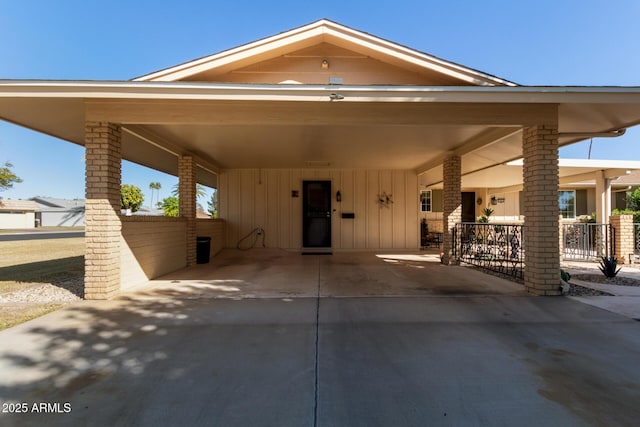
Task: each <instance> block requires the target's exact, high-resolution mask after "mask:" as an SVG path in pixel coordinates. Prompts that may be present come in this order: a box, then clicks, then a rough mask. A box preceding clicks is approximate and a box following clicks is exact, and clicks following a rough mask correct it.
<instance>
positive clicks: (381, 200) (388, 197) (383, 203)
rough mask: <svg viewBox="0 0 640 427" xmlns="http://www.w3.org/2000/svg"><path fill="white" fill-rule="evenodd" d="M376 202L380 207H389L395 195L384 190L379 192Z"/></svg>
mask: <svg viewBox="0 0 640 427" xmlns="http://www.w3.org/2000/svg"><path fill="white" fill-rule="evenodd" d="M376 202H377V203H378V206H379V207H380V208H388V207H389V205H390V204H392V203H393V195H392V194H387V193H386V192H385V191H383V192H382V194H378V200H377V201H376Z"/></svg>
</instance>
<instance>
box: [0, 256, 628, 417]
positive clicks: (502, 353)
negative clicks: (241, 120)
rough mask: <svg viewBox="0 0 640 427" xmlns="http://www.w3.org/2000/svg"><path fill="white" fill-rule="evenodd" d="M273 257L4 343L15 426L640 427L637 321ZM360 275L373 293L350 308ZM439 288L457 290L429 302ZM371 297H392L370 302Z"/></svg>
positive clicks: (44, 323)
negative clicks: (283, 265) (270, 288)
mask: <svg viewBox="0 0 640 427" xmlns="http://www.w3.org/2000/svg"><path fill="white" fill-rule="evenodd" d="M258 255H260V254H246V255H243V256H242V257H244V259H245V261H244V262H245V268H244V271H245V273H244V274H241V273H240V272H236V275H232V274H231V272H232V271H235V270H234V269H235V268H236V267H235V266H234V265H233V264H232V263H230V261H231V259H230V258H227V261H229V264H228V265H227V266H226V267H225V266H222V265H218V267H219V269H223V270H224V269H226V271H227V274H228V276H227V277H229V278H227V279H224V278H221V277H218V276H216V277H215V278H211V277H209V276H207V275H205V274H204V270H206V269H207V268H209V267H211V266H199V267H202V268H196V269H192V270H191V273H188V271H184V272H182V273H181V274H179V275H178V276H177V277H175V278H165V279H163V280H162V281H160V282H157V283H154V284H147V286H146V288H144V289H140V290H138V291H136V292H133V293H130V294H126V295H123V296H121V297H120V298H118V299H116V300H112V301H106V302H81V303H78V304H75V305H73V306H70V307H68V308H66V309H63V310H60V311H57V312H55V313H51V314H49V315H47V316H44V317H42V318H39V319H36V320H34V321H31V322H28V323H25V324H23V325H20V326H17V327H15V328H12V329H9V330H6V331H3V332H0V372H2V373H3V374H2V375H0V401H1V402H2V403H20V402H24V403H26V404H27V405H26V407H27V408H28V411H27V412H28V413H26V414H8V413H0V425H2V426H14V425H15V426H23V425H25V426H41V425H47V426H68V425H83V426H105V425H108V426H131V425H136V426H171V425H184V426H187V425H188V426H200V425H201V426H296V427H297V426H314V425H317V426H367V427H369V426H424V425H435V426H439V425H442V426H458V425H491V426H492V425H518V426H539V425H545V426H567V425H572V426H574V425H616V426H624V425H629V426H631V425H637V419H638V418H639V417H640V407H639V406H638V405H637V402H638V401H640V370H639V369H638V368H637V366H638V364H637V363H638V359H637V355H638V354H640V323H638V322H635V321H633V320H630V319H628V318H625V317H623V316H619V315H616V314H613V313H610V312H607V311H605V310H601V309H598V308H595V307H592V306H589V305H585V304H581V303H579V302H577V301H573V300H571V299H568V298H560V297H557V298H553V297H550V298H543V297H529V296H524V294H521V295H518V296H516V295H512V294H510V293H511V292H512V291H513V290H511V289H509V288H506V290H505V294H501V293H500V292H499V291H500V289H501V285H502V281H500V280H498V279H496V280H493V279H495V278H493V277H491V276H485V275H483V276H484V277H488V278H489V279H486V280H487V282H492V284H489V283H485V284H484V285H483V286H488V287H490V289H493V291H492V292H493V295H485V296H480V295H478V294H473V292H471V291H465V290H464V289H465V287H467V286H473V282H474V280H475V279H473V277H474V276H466V275H465V274H464V272H465V271H470V270H468V269H462V270H460V276H458V275H456V274H453V275H452V273H449V271H448V269H445V270H442V271H443V273H441V274H442V275H441V276H438V275H437V274H438V273H435V272H434V271H437V269H438V268H440V266H439V265H438V264H435V263H434V264H429V265H423V264H419V263H420V262H422V261H409V260H407V259H404V258H403V259H395V260H396V261H399V263H396V262H387V261H385V259H394V258H380V260H381V262H382V263H383V265H378V261H375V260H374V261H371V262H372V264H373V267H374V268H373V269H372V270H369V269H368V268H366V266H352V269H353V271H354V272H353V273H349V271H348V270H349V268H347V267H346V266H347V265H349V264H348V263H347V261H345V260H347V259H348V258H344V259H341V258H340V257H327V256H309V257H303V256H299V257H297V258H296V259H294V260H290V262H292V263H293V264H294V265H293V267H294V268H293V269H292V270H291V273H290V275H289V276H288V277H284V276H285V275H284V274H281V275H280V276H278V274H280V270H279V269H278V268H276V265H277V263H276V264H270V265H266V264H265V265H263V266H264V267H266V269H267V271H268V272H269V274H264V272H261V271H260V269H259V268H258V265H259V264H260V263H261V262H263V261H264V259H263V258H262V256H258ZM272 255H273V254H272ZM225 256H226V257H234V256H236V254H227V255H225ZM238 256H240V255H238ZM263 256H267V254H263ZM269 256H271V255H269ZM353 256H355V257H359V256H361V255H357V254H354V255H353ZM287 258H289V257H287ZM219 262H220V263H223V261H222V260H221V261H219ZM333 263H337V264H336V265H333ZM421 265H422V266H423V267H425V268H422V269H420V268H417V267H420V266H421ZM376 268H377V269H376ZM432 268H433V269H434V271H431V269H432ZM443 268H444V267H443ZM240 270H242V269H240ZM414 270H423V275H426V276H428V277H430V279H429V280H426V279H424V280H419V281H417V282H413V281H412V280H417V277H419V276H420V274H415V275H414V273H413V271H414ZM454 270H455V269H454ZM454 270H451V271H454ZM471 272H472V271H471ZM187 273H188V274H193V275H194V276H198V275H201V276H199V277H200V278H199V279H198V278H193V279H190V281H188V280H187V279H186V278H185V274H187ZM209 274H211V271H210V272H209ZM216 274H217V273H216ZM271 274H274V275H276V277H274V276H272V275H271ZM313 275H315V282H313V281H312V280H311V279H310V278H309V277H310V276H313ZM352 275H353V276H352ZM356 276H357V277H360V280H361V282H359V283H360V285H359V287H360V288H359V290H360V292H363V295H360V296H346V295H338V294H339V293H344V294H349V293H352V292H354V291H353V289H350V288H348V287H347V288H342V287H340V286H342V285H339V286H338V283H341V284H347V283H349V282H348V280H347V278H348V277H352V278H353V277H356ZM392 276H397V277H399V278H400V279H399V283H404V285H402V286H400V287H399V288H396V287H394V286H393V285H392V284H390V283H387V282H386V280H388V279H389V278H391V277H392ZM277 277H280V279H278V278H277ZM469 277H470V278H469ZM465 279H466V280H465ZM222 280H228V282H220V281H222ZM297 280H303V281H305V285H304V286H303V285H296V286H294V285H293V284H292V283H293V282H296V281H297ZM334 280H336V282H334ZM438 280H445V281H446V280H449V281H452V283H449V284H448V285H446V286H445V285H444V284H434V285H433V288H429V289H422V287H424V286H425V283H426V284H429V283H432V282H434V281H438ZM456 280H461V283H459V284H456V283H454V282H455V281H456ZM483 280H485V279H483ZM261 281H266V282H264V283H270V284H271V285H274V284H277V283H281V282H283V281H286V282H291V283H290V284H289V285H286V286H285V285H282V286H281V287H280V288H277V290H276V291H275V292H273V293H271V294H270V295H266V297H261V298H255V297H254V298H247V297H245V296H242V295H244V294H243V293H246V294H250V293H256V292H258V291H260V292H264V293H265V294H268V292H267V290H266V285H263V286H260V283H261ZM173 282H175V283H173ZM368 283H370V284H371V286H372V287H374V288H375V287H378V288H377V289H383V290H386V291H388V292H389V293H388V296H386V297H374V296H371V295H366V292H367V291H366V290H367V289H368V288H367V284H368ZM170 284H173V285H174V286H175V288H172V287H171V286H170ZM464 284H466V285H465V286H462V285H464ZM354 286H355V285H354ZM447 286H448V287H447ZM221 287H228V288H221ZM307 287H311V288H315V295H310V296H309V295H307V293H308V294H313V292H312V291H311V290H310V289H307ZM232 288H233V289H232ZM436 288H439V289H448V290H451V289H455V293H452V294H451V295H446V294H445V292H447V291H446V290H445V291H443V292H442V293H438V292H435V291H433V289H436ZM235 289H240V291H236V290H235ZM339 289H343V291H344V292H338V290H339ZM292 290H294V291H295V292H299V293H300V295H297V296H294V295H291V293H292ZM279 292H284V293H282V294H280V295H279V296H276V294H277V293H279ZM400 292H404V293H408V294H412V295H410V296H407V295H399V293H400ZM227 293H228V294H230V295H227ZM318 293H319V294H320V295H327V296H324V297H320V298H318V297H317V295H318ZM241 294H242V295H241ZM328 294H332V295H333V296H328ZM390 296H393V297H390ZM40 403H50V404H51V405H50V407H49V408H48V409H50V410H55V409H59V411H58V412H60V413H42V412H41V413H37V412H34V406H33V404H36V406H35V408H42V406H40V405H39V404H40ZM56 404H57V405H56ZM65 404H68V405H67V406H65ZM44 407H45V408H46V405H45V406H44ZM14 408H15V407H14ZM67 409H70V411H69V412H65V411H66V410H67Z"/></svg>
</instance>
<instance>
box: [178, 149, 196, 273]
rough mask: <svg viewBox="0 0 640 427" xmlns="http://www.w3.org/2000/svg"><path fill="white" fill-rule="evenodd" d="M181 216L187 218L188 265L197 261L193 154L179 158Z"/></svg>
mask: <svg viewBox="0 0 640 427" xmlns="http://www.w3.org/2000/svg"><path fill="white" fill-rule="evenodd" d="M178 179H179V184H178V189H179V191H180V216H181V217H182V218H185V219H186V220H187V266H192V265H195V263H196V168H195V164H194V162H193V157H191V156H180V158H179V159H178Z"/></svg>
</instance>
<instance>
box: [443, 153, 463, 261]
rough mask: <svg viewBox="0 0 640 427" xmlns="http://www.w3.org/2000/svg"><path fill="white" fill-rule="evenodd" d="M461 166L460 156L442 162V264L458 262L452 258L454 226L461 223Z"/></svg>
mask: <svg viewBox="0 0 640 427" xmlns="http://www.w3.org/2000/svg"><path fill="white" fill-rule="evenodd" d="M461 173H462V164H461V158H460V156H450V157H447V158H446V159H445V160H444V165H443V187H444V191H443V195H442V199H443V202H444V203H443V205H444V206H443V215H442V227H443V228H442V231H443V232H444V233H443V238H444V239H443V242H442V251H443V255H442V263H443V264H447V265H455V264H457V263H458V261H457V260H456V259H455V257H454V256H453V250H454V247H455V241H454V239H453V237H454V234H453V232H454V229H455V225H456V224H457V223H459V222H461V221H462V194H461V193H460V190H461V180H462V177H461Z"/></svg>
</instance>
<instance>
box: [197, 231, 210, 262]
mask: <svg viewBox="0 0 640 427" xmlns="http://www.w3.org/2000/svg"><path fill="white" fill-rule="evenodd" d="M210 256H211V237H206V236H198V237H196V263H198V264H207V263H208V262H209V257H210Z"/></svg>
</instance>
